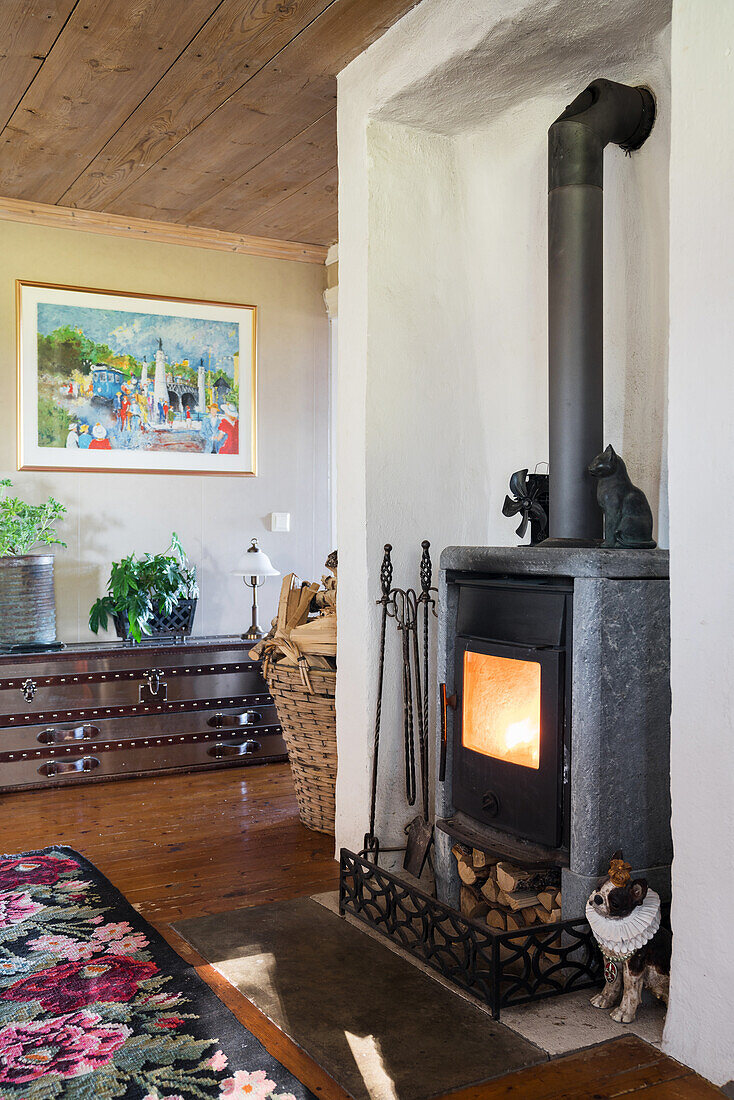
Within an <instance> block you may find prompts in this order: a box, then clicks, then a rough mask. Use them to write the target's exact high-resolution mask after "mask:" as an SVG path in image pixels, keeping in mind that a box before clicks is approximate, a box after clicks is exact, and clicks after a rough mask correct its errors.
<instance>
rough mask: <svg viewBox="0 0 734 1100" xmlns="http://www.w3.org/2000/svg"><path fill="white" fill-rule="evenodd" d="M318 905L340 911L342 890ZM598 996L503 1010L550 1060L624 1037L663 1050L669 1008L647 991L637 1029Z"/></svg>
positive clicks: (321, 897) (508, 1023)
mask: <svg viewBox="0 0 734 1100" xmlns="http://www.w3.org/2000/svg"><path fill="white" fill-rule="evenodd" d="M314 901H317V902H318V903H319V905H324V906H326V908H327V909H329V910H331V912H333V913H338V912H339V892H338V891H337V890H331V891H329V892H328V893H324V894H315V895H314ZM346 919H347V920H348V921H349V922H350V923H352V924H354V925H355V927H358V928H359V929H360V930H361V931H363V932H365V933H366V934H367V935H368V936H372V937H374V938H375V939H376V940H378V942H380V943H382V944H384V945H386V946H387V947H389V949H390V950H391V951H394V952H395V953H396V954H397V955H399V956H400V957H401V958H402V959H406V960H407V961H408V962H409V963H410V964H411V965H412V966H415V967H417V968H418V969H419V970H420V971H421V972H422V973H423V974H427V975H428V976H429V977H430V978H431V979H432V980H433V981H434V982H438V983H439V984H440V985H442V986H444V987H445V988H446V989H451V990H452V991H453V992H454V993H455V994H456V996H458V997H462V998H463V999H464V1000H466V1001H468V1002H469V1003H470V1004H474V1005H476V1006H477V1008H479V1009H480V1010H481V1011H482V1012H486V1013H487V1015H489V1011H490V1010H489V1007H488V1006H487V1005H485V1004H483V1003H482V1002H481V1001H479V1000H477V999H476V998H474V997H473V996H472V995H471V994H470V993H466V992H464V990H462V989H453V987H452V986H451V984H450V983H449V982H448V981H447V980H446V979H445V978H443V977H442V976H441V975H440V974H437V973H436V971H435V970H432V969H431V968H430V967H429V966H426V964H425V963H424V962H422V961H421V960H420V959H416V958H415V957H414V956H413V955H409V954H408V953H407V952H406V951H404V950H403V949H402V948H401V947H399V946H398V945H397V944H394V943H392V942H391V941H390V940H387V939H385V937H384V936H383V935H382V934H381V933H380V932H378V931H376V930H375V929H372V928H370V926H369V925H364V924H359V923H358V922H357V921H356V919H355V918H354V917H352V916H351V915H350V914H347V917H346ZM593 993H594V990H591V989H582V990H579V992H578V993H566V994H564V995H563V996H562V997H548V998H546V999H545V1000H543V1001H536V1002H535V1003H534V1004H524V1005H518V1006H517V1007H516V1008H503V1009H502V1023H503V1024H504V1025H505V1027H509V1028H510V1030H511V1031H516V1032H517V1034H518V1035H522V1036H523V1038H525V1039H529V1040H530V1042H531V1043H535V1044H536V1046H539V1047H540V1048H541V1050H544V1051H545V1052H546V1054H548V1055H549V1056H550V1057H551V1058H555V1057H557V1056H558V1055H561V1054H570V1053H572V1052H573V1051H576V1050H582V1049H583V1048H584V1047H592V1046H597V1045H598V1044H599V1043H604V1042H606V1041H607V1040H608V1039H619V1038H621V1037H622V1036H623V1035H636V1036H637V1037H638V1038H639V1039H644V1041H645V1042H646V1043H650V1044H651V1045H652V1046H656V1047H661V1046H662V1041H663V1026H664V1024H665V1008H664V1007H663V1005H662V1004H661V1003H660V1002H659V1001H657V1000H656V999H655V998H654V997H653V996H652V995H651V994H650V993H648V991H647V990H645V991H644V992H643V994H642V1005H641V1006H640V1010H639V1012H638V1013H637V1019H636V1020H635V1022H634V1023H633V1024H618V1023H616V1022H615V1021H614V1020H613V1019H612V1018H611V1016H610V1015H609V1012H605V1011H603V1010H601V1009H598V1008H594V1007H593V1006H592V1005H591V1004H590V1001H591V997H592V994H593Z"/></svg>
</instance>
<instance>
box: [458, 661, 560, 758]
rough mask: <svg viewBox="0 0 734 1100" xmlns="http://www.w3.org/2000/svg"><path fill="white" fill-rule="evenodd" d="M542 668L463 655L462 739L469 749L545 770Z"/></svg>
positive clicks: (527, 663)
mask: <svg viewBox="0 0 734 1100" xmlns="http://www.w3.org/2000/svg"><path fill="white" fill-rule="evenodd" d="M540 676H541V672H540V664H539V663H538V662H537V661H521V660H517V659H513V658H509V657H497V656H496V655H494V654H491V653H477V652H476V651H473V650H470V649H467V650H465V652H464V697H463V704H462V720H461V738H462V743H463V745H464V747H465V748H467V749H472V750H473V751H474V752H479V753H482V754H483V755H484V756H491V757H492V758H493V759H495V760H506V761H507V762H508V763H510V764H518V765H519V766H520V767H523V768H534V769H535V770H536V771H537V770H538V769H539V768H540Z"/></svg>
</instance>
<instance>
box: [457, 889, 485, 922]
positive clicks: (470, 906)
mask: <svg viewBox="0 0 734 1100" xmlns="http://www.w3.org/2000/svg"><path fill="white" fill-rule="evenodd" d="M461 912H462V913H463V914H464V916H465V917H468V918H469V920H479V918H480V917H484V916H486V914H487V913H488V912H489V905H488V904H487V902H486V901H485V900H484V898H483V897H482V896H481V894H477V893H476V891H474V890H472V889H471V888H470V887H468V886H462V887H461Z"/></svg>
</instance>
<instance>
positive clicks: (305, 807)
mask: <svg viewBox="0 0 734 1100" xmlns="http://www.w3.org/2000/svg"><path fill="white" fill-rule="evenodd" d="M326 565H327V568H328V569H329V570H330V571H331V573H332V574H333V576H332V577H325V578H322V583H323V587H322V588H319V585H318V584H307V583H301V582H300V581H299V580H298V578H297V577H296V576H295V575H294V574H292V573H291V574H290V575H289V576H287V577H285V578H284V579H283V585H282V588H281V594H280V603H279V606H278V616H277V618H276V619H274V620H273V628H272V630H271V632H270V634H269V635H268V637H267V638H265V639H264V641H262V642H260V643H258V645H257V646H255V647H254V648H253V649H252V650H251V655H252V656H253V657H260V656H261V657H262V658H263V675H264V677H265V679H266V680H267V683H268V688H269V689H270V694H271V695H272V696H273V700H274V702H275V706H276V709H277V711H278V718H279V721H280V724H281V726H282V727H283V737H284V739H285V743H286V746H287V749H288V759H289V760H290V765H291V771H292V773H293V783H294V786H295V789H296V798H297V799H298V809H299V813H300V816H301V821H302V822H303V824H304V825H306V826H307V827H308V828H309V829H315V830H316V831H317V832H322V833H331V834H332V835H333V833H334V817H335V791H336V764H337V753H336V710H335V707H334V696H335V693H336V569H337V560H336V552H334V553H333V554H330V555H329V557H328V558H327V561H326ZM314 610H315V611H317V612H318V614H316V615H312V616H311V618H309V612H310V611H314ZM299 628H300V629H299ZM296 638H298V641H297V640H296Z"/></svg>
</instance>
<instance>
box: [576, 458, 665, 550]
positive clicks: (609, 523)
mask: <svg viewBox="0 0 734 1100" xmlns="http://www.w3.org/2000/svg"><path fill="white" fill-rule="evenodd" d="M589 473H590V474H591V475H592V477H595V478H598V485H597V487H596V499H597V500H598V502H599V507H600V508H601V510H602V512H603V513H604V543H603V545H604V546H608V547H615V548H616V547H619V548H622V549H625V550H652V549H653V548H654V547H655V546H657V543H656V542H655V540H654V539H653V537H652V511H651V510H650V505H649V504H648V502H647V497H646V496H645V494H644V493H643V491H642V489H638V488H637V486H636V485H633V484H632V482H631V481H630V477H629V474H628V473H627V467H626V466H625V464H624V462H623V461H622V459H621V458H620V457H619V455H618V454H616V452H615V450H614V447H612V445H611V443H610V444H609V446H608V447H607V449H606V450H605V451H602V453H601V454H600V455H597V456H596V458H595V459H594V461H593V462H592V463H591V465H590V466H589Z"/></svg>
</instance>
